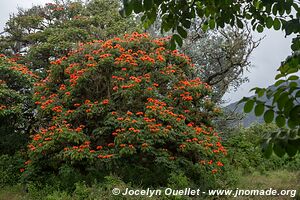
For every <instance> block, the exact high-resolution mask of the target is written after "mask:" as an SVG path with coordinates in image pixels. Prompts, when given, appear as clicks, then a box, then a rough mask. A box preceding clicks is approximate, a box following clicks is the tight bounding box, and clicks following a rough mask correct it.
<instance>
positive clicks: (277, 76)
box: [275, 74, 285, 80]
mask: <svg viewBox="0 0 300 200" xmlns="http://www.w3.org/2000/svg"><path fill="white" fill-rule="evenodd" d="M284 76H285V75H284V74H277V75H276V76H275V79H276V80H277V79H280V78H282V77H284Z"/></svg>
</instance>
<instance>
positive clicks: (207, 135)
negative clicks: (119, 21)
mask: <svg viewBox="0 0 300 200" xmlns="http://www.w3.org/2000/svg"><path fill="white" fill-rule="evenodd" d="M167 41H168V39H167V38H164V39H150V38H149V37H148V35H147V34H138V33H133V34H132V35H125V36H124V37H122V38H114V39H111V40H107V41H101V40H100V41H94V42H92V43H86V44H81V45H80V47H79V48H78V49H77V50H75V51H73V52H71V53H69V55H68V56H67V57H62V58H60V59H58V60H56V61H53V62H52V66H51V71H50V73H49V76H48V77H47V78H46V79H44V80H43V81H41V82H40V83H37V84H36V87H35V97H34V98H35V104H36V105H38V113H37V115H38V118H39V119H40V121H39V124H38V127H39V131H38V132H36V133H34V134H33V135H32V141H31V143H30V144H29V145H28V148H29V157H30V163H29V162H27V164H28V166H27V169H28V170H27V171H28V172H29V171H31V170H36V169H37V167H39V168H40V169H41V170H43V169H44V170H45V169H47V170H50V171H51V170H52V171H56V170H58V169H59V167H60V166H62V165H63V164H68V165H72V166H74V167H79V166H80V170H82V171H84V170H86V169H87V166H89V167H91V166H94V167H96V168H97V167H98V168H97V169H98V170H103V169H104V166H110V168H109V169H110V171H113V172H115V173H118V169H120V166H124V165H127V164H134V165H139V166H143V167H145V168H151V166H153V165H160V166H164V167H166V168H168V167H169V168H171V167H172V166H180V165H184V163H189V164H190V165H194V166H197V167H201V168H202V169H204V170H205V171H206V172H207V171H209V172H210V173H213V174H215V173H217V172H219V171H220V170H221V169H222V166H223V163H222V159H223V157H224V155H225V154H226V150H225V149H224V148H223V146H222V144H221V141H220V137H219V136H218V133H216V132H215V131H214V129H213V128H212V127H211V123H210V118H211V117H212V116H214V115H216V114H217V113H218V109H217V108H215V107H214V105H213V103H212V102H211V101H210V98H209V96H210V94H211V88H210V86H209V85H207V84H205V83H203V82H201V80H200V79H199V78H197V79H191V78H190V77H193V74H192V73H193V70H194V69H193V64H192V63H191V62H190V59H189V58H188V57H187V56H185V55H183V54H180V53H178V51H176V50H174V51H171V50H168V49H166V45H167Z"/></svg>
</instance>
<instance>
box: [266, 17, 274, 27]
mask: <svg viewBox="0 0 300 200" xmlns="http://www.w3.org/2000/svg"><path fill="white" fill-rule="evenodd" d="M266 26H267V28H272V26H273V19H272V17H270V16H269V17H268V18H267V20H266Z"/></svg>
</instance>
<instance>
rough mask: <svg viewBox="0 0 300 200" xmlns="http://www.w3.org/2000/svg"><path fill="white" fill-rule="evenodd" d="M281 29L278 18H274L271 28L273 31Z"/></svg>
mask: <svg viewBox="0 0 300 200" xmlns="http://www.w3.org/2000/svg"><path fill="white" fill-rule="evenodd" d="M280 27H281V23H280V20H279V19H278V18H275V19H274V22H273V28H274V30H276V31H277V30H279V29H280Z"/></svg>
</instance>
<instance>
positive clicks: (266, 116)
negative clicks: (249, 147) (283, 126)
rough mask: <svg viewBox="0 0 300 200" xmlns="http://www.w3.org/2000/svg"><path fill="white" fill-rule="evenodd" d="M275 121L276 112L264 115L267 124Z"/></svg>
mask: <svg viewBox="0 0 300 200" xmlns="http://www.w3.org/2000/svg"><path fill="white" fill-rule="evenodd" d="M273 119H274V111H273V110H267V111H266V112H265V114H264V120H265V122H266V123H271V122H272V121H273Z"/></svg>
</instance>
